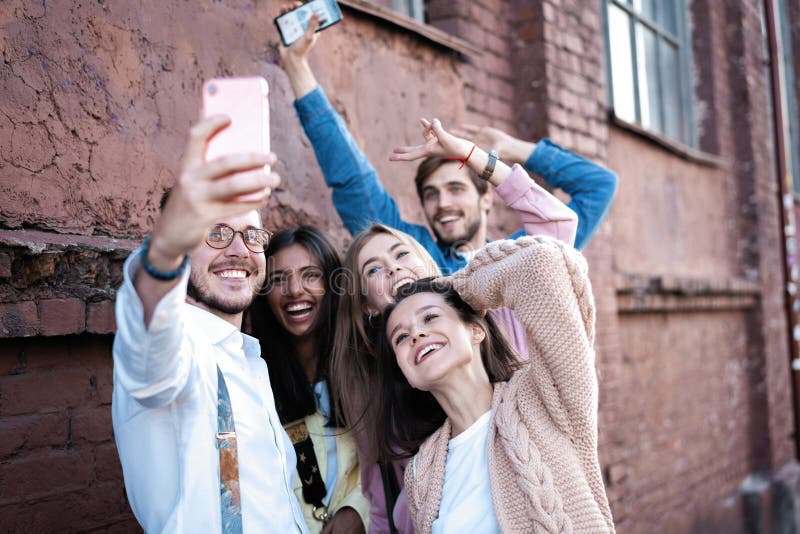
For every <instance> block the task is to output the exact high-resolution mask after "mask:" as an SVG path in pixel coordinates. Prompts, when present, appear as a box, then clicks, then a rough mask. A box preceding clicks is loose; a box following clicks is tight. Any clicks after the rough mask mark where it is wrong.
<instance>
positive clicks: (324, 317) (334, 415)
mask: <svg viewBox="0 0 800 534" xmlns="http://www.w3.org/2000/svg"><path fill="white" fill-rule="evenodd" d="M292 245H300V246H302V247H303V248H305V249H306V250H307V251H308V253H309V254H311V255H312V256H313V257H314V258H316V260H317V261H318V262H319V264H320V268H321V269H322V278H323V283H324V285H325V296H324V297H323V298H322V302H321V303H320V307H319V312H318V314H317V319H316V322H315V324H314V327H313V331H311V332H309V333H308V334H307V335H310V336H314V338H315V344H316V349H315V352H316V354H317V358H318V359H317V365H316V370H315V377H314V379H313V380H314V382H316V381H320V380H327V381H328V392H329V395H330V397H331V399H332V402H331V410H330V420H329V421H328V426H334V427H341V426H343V421H342V418H341V417H340V416H339V413H338V412H337V409H336V405H337V403H336V402H335V399H336V388H335V387H333V386H332V385H331V384H330V374H331V373H330V355H331V353H332V352H333V343H334V337H335V336H334V330H333V329H334V318H335V316H336V311H337V309H338V307H339V293H338V291H337V288H336V286H335V283H336V277H337V275H338V273H339V272H340V271H341V266H342V260H341V256H340V255H339V251H338V250H337V248H336V245H335V244H334V242H333V240H331V238H330V236H328V235H327V234H326V233H325V232H323V231H322V230H319V229H317V228H315V227H313V226H300V227H297V228H287V229H284V230H281V231H280V232H278V233H277V234H275V235H274V236H273V237H272V239H271V240H270V243H269V246H268V247H267V249H266V250H265V251H264V255H265V257H266V259H267V265H268V266H269V265H270V264H271V262H272V261H273V257H274V256H275V255H276V254H277V253H278V252H280V251H281V250H284V249H286V248H288V247H290V246H292ZM263 289H264V290H263V291H261V293H262V294H260V295H259V296H258V297H256V299H255V300H254V301H253V304H252V305H251V306H250V308H249V309H248V310H247V313H248V316H249V322H250V325H251V330H252V333H253V336H254V337H256V338H257V339H258V340H259V341H260V343H261V357H262V358H264V361H266V362H267V369H268V371H269V380H270V383H271V384H272V393H273V395H274V397H275V408H276V409H277V412H278V416H279V417H280V419H281V422H282V423H288V422H290V421H294V420H296V419H300V418H302V417H305V416H306V415H311V414H313V413H314V412H316V411H317V405H316V402H315V400H314V384H313V383H309V381H308V378H307V377H306V373H305V370H304V369H303V366H302V365H301V364H300V361H299V360H298V359H297V354H296V351H295V347H296V341H297V340H296V339H295V338H294V337H293V336H292V335H290V334H289V333H288V332H287V331H286V330H285V329H284V328H283V326H282V325H281V323H280V322H279V321H278V319H277V318H276V317H275V315H274V314H273V313H272V308H271V307H270V305H269V300H268V297H267V295H268V293H269V291H278V290H279V289H278V288H273V287H270V281H269V280H266V281H265V287H264V288H263Z"/></svg>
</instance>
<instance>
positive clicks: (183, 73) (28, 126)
mask: <svg viewBox="0 0 800 534" xmlns="http://www.w3.org/2000/svg"><path fill="white" fill-rule="evenodd" d="M278 6H279V3H277V2H267V1H261V0H256V1H238V2H236V1H233V2H215V1H212V2H159V1H134V2H110V1H102V0H101V1H76V2H44V1H30V0H24V1H7V2H2V3H0V28H1V29H2V31H0V38H1V39H2V45H1V46H2V59H3V64H2V68H1V69H0V227H5V228H8V229H20V228H25V229H36V230H43V231H49V232H59V233H69V234H81V235H105V236H112V237H139V236H141V235H143V234H144V233H146V232H147V231H148V229H149V228H150V227H151V225H152V224H153V222H154V218H155V217H156V214H157V205H158V201H159V199H160V196H161V194H162V192H163V190H164V189H165V188H166V187H168V186H170V185H171V184H172V183H173V182H174V180H175V178H176V173H177V172H178V170H179V162H180V157H181V154H182V152H183V147H184V142H185V135H186V132H187V131H188V128H189V127H190V125H191V124H192V123H193V122H194V121H195V120H196V118H197V117H198V114H199V109H200V89H201V86H202V83H203V80H204V79H207V78H211V77H215V76H250V75H261V76H264V77H265V78H266V79H267V80H268V82H269V84H270V108H271V109H270V111H271V138H272V139H271V140H272V147H273V150H274V151H275V152H276V153H277V154H278V156H279V158H280V159H281V161H280V163H279V164H278V165H277V170H278V171H279V172H280V173H281V175H282V176H283V180H284V181H283V184H282V187H281V188H280V189H278V190H277V191H276V193H275V195H274V197H273V199H272V200H271V203H270V206H269V208H268V209H266V210H265V219H266V221H267V222H268V223H269V224H270V225H272V226H273V227H277V226H281V225H284V224H295V223H299V222H306V223H313V224H317V225H319V226H321V227H323V228H328V229H330V230H332V232H333V233H334V235H335V236H336V237H337V238H338V239H339V240H340V241H344V240H345V239H346V237H347V236H346V234H345V232H344V230H343V228H342V226H341V223H340V222H339V219H338V217H337V216H336V214H335V212H334V211H333V208H332V205H331V203H330V195H329V192H328V190H327V188H326V187H325V185H324V182H323V181H322V177H321V173H320V172H319V169H318V167H317V164H316V161H315V159H314V156H313V152H312V150H311V149H310V147H309V145H308V141H307V140H306V138H305V136H304V134H303V133H302V130H301V128H300V126H299V123H298V121H297V118H296V116H295V113H294V110H293V109H292V100H293V95H292V94H291V90H290V88H289V85H288V82H287V79H286V76H285V74H284V73H283V71H282V70H281V69H280V67H279V66H278V65H277V63H278V53H277V47H278V35H277V32H276V30H275V27H274V25H273V22H272V20H273V18H274V17H275V16H276V15H277V9H278ZM320 37H321V39H320V45H319V46H318V47H317V50H315V52H314V54H313V58H312V60H313V65H314V67H315V69H316V71H317V74H318V78H319V79H320V81H321V83H322V84H323V86H324V87H325V88H326V90H327V91H328V94H329V96H330V97H331V100H332V102H334V105H336V106H337V108H338V109H339V110H340V111H341V112H342V114H343V116H344V117H345V119H346V120H347V122H348V125H349V126H350V128H351V130H352V131H353V134H354V136H355V137H356V139H357V141H358V142H359V144H360V145H361V146H362V147H363V148H364V150H365V152H366V153H367V155H368V157H369V158H370V160H371V161H373V163H374V164H375V166H376V168H377V169H378V171H379V173H380V174H381V176H383V177H384V181H385V182H386V183H387V187H388V189H389V190H390V192H391V193H393V194H395V195H396V196H397V197H398V200H399V203H400V205H401V209H402V210H403V212H404V214H405V215H406V216H407V217H408V218H410V219H414V220H416V221H420V220H421V216H420V212H419V209H418V203H417V200H416V195H415V193H414V190H413V187H412V184H411V179H412V176H413V171H414V165H412V164H396V163H395V164H390V163H389V162H388V161H387V160H388V155H389V153H390V151H391V148H392V147H393V146H396V145H399V144H408V143H411V142H417V141H418V139H419V137H420V136H419V131H418V127H417V123H416V118H417V117H418V116H422V115H427V116H430V115H435V116H440V117H442V118H443V120H447V119H450V120H451V121H453V120H455V119H457V118H460V117H461V113H462V109H463V105H462V101H461V90H460V88H461V85H460V80H459V77H458V69H459V63H460V62H459V60H457V59H455V58H453V57H452V56H451V55H450V54H447V53H444V54H443V53H442V52H441V50H436V49H435V48H432V47H431V46H430V45H428V44H426V43H422V44H420V43H419V42H417V41H415V40H414V39H413V38H411V37H409V35H408V34H404V33H400V32H393V33H389V32H385V31H381V28H379V27H376V26H375V25H374V24H364V20H363V17H362V16H360V15H357V14H356V15H353V16H349V17H347V19H346V20H345V22H344V23H342V24H340V25H338V26H337V27H336V28H335V29H334V30H329V31H327V32H326V33H325V34H324V35H321V36H320ZM498 224H499V225H500V226H503V222H502V220H501V222H499V223H498Z"/></svg>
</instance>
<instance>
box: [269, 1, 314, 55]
mask: <svg viewBox="0 0 800 534" xmlns="http://www.w3.org/2000/svg"><path fill="white" fill-rule="evenodd" d="M302 5H303V2H293V3H291V4H289V5H286V6H284V7H282V8H281V15H283V14H284V13H288V12H289V11H291V10H293V9H297V8H298V7H300V6H302ZM321 23H322V21H321V20H319V16H317V14H316V13H315V14H313V15H311V18H310V19H309V21H308V27H307V28H306V32H305V33H304V34H303V36H302V37H301V38H299V39H298V40H297V41H295V42H293V43H292V44H290V45H289V46H283V45H281V46H280V48H279V53H280V56H281V61H282V62H284V64H285V63H287V62H299V61H305V60H307V59H308V53H309V52H310V51H311V49H312V48H313V47H314V43H316V42H317V33H316V31H317V28H319V25H320V24H321Z"/></svg>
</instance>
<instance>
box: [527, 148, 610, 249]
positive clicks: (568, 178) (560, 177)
mask: <svg viewBox="0 0 800 534" xmlns="http://www.w3.org/2000/svg"><path fill="white" fill-rule="evenodd" d="M525 168H526V169H528V170H530V171H532V172H534V173H536V174H538V175H539V176H541V177H542V178H543V179H544V180H545V181H546V182H547V183H548V184H550V185H551V186H553V187H559V188H561V189H563V190H564V192H566V193H567V194H569V195H570V196H571V197H572V200H570V201H569V203H568V204H567V206H569V207H570V208H571V209H572V210H573V211H574V212H575V213H577V214H578V233H577V235H576V236H575V248H577V249H582V248H583V247H584V246H586V244H587V243H588V242H589V240H590V239H591V238H592V236H593V235H594V233H595V232H596V231H597V228H598V227H599V226H600V223H602V222H603V219H605V217H606V215H607V214H608V210H609V208H610V207H611V201H612V200H613V199H614V195H615V194H616V192H617V175H616V174H614V173H613V172H612V171H610V170H608V169H606V168H605V167H602V166H601V165H598V164H597V163H594V162H592V161H589V160H588V159H585V158H583V157H581V156H579V155H577V154H574V153H572V152H570V151H569V150H566V149H564V148H562V147H560V146H558V145H557V144H555V143H553V142H552V141H550V140H549V139H542V140H541V141H539V142H538V143H537V144H536V149H535V150H534V151H533V152H532V153H531V155H530V157H529V158H528V161H526V162H525ZM515 237H516V234H515Z"/></svg>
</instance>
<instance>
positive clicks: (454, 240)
mask: <svg viewBox="0 0 800 534" xmlns="http://www.w3.org/2000/svg"><path fill="white" fill-rule="evenodd" d="M430 227H431V230H433V235H435V236H436V241H438V242H439V243H441V244H442V245H445V246H447V247H454V248H456V249H457V248H458V247H459V246H461V245H465V244H467V243H469V242H470V241H472V238H473V237H475V234H477V233H478V230H480V228H481V219H480V217H476V218H475V220H473V221H471V222H469V221H468V223H467V229H466V230H464V233H462V234H461V235H459V236H453V237H449V238H445V237H443V236H442V234H440V233H439V231H438V230H437V229H436V226H435V225H433V224H431V225H430Z"/></svg>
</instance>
